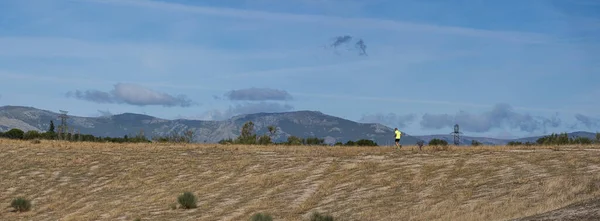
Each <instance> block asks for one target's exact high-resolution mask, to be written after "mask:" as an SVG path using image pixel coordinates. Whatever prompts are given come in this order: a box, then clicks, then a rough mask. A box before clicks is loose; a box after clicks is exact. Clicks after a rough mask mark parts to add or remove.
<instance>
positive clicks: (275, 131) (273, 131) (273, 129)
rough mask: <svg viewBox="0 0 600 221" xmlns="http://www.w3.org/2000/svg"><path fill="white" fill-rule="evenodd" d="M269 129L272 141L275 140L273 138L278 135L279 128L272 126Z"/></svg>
mask: <svg viewBox="0 0 600 221" xmlns="http://www.w3.org/2000/svg"><path fill="white" fill-rule="evenodd" d="M267 129H268V130H269V134H271V139H273V136H274V135H275V133H277V127H275V126H273V125H271V126H269V127H267Z"/></svg>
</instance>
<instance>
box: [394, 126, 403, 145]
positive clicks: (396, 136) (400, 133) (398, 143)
mask: <svg viewBox="0 0 600 221" xmlns="http://www.w3.org/2000/svg"><path fill="white" fill-rule="evenodd" d="M394 133H395V134H396V135H395V138H396V148H401V147H402V145H400V137H402V132H400V131H399V130H398V128H394Z"/></svg>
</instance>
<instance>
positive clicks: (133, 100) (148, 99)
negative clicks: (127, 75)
mask: <svg viewBox="0 0 600 221" xmlns="http://www.w3.org/2000/svg"><path fill="white" fill-rule="evenodd" d="M66 96H67V97H73V98H76V99H80V100H86V101H91V102H95V103H111V104H129V105H135V106H148V105H160V106H164V107H175V106H179V107H190V106H191V105H192V103H193V102H192V101H191V100H190V99H188V98H187V97H186V96H185V95H176V96H174V95H170V94H167V93H163V92H158V91H154V90H151V89H148V88H145V87H142V86H139V85H135V84H124V83H119V84H115V85H114V89H113V90H111V91H109V92H104V91H98V90H86V91H79V90H75V91H69V92H67V94H66Z"/></svg>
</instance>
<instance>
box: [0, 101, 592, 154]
mask: <svg viewBox="0 0 600 221" xmlns="http://www.w3.org/2000/svg"><path fill="white" fill-rule="evenodd" d="M51 120H52V121H54V125H55V127H56V130H58V126H59V125H60V119H59V113H56V112H52V111H48V110H41V109H37V108H33V107H22V106H2V107H0V131H7V130H9V129H11V128H19V129H21V130H24V131H27V130H39V131H46V130H47V129H48V127H49V126H50V121H51ZM247 121H252V122H254V125H255V131H256V133H257V134H267V133H268V130H267V127H268V126H269V125H275V126H276V127H277V129H278V132H277V133H276V134H275V135H274V136H273V138H274V139H275V140H276V141H284V140H286V139H287V137H288V136H291V135H294V136H298V137H319V138H324V139H325V141H326V143H330V144H332V143H335V142H338V141H339V142H346V141H348V140H358V139H372V140H374V141H375V142H377V143H378V144H379V145H393V137H392V136H393V129H392V128H390V127H387V126H384V125H382V124H378V123H358V122H355V121H350V120H347V119H343V118H340V117H335V116H330V115H326V114H323V113H321V112H319V111H307V110H303V111H292V112H282V113H257V114H246V115H238V116H234V117H232V118H230V119H228V120H221V121H205V120H187V119H176V120H167V119H161V118H156V117H153V116H148V115H143V114H135V113H123V114H116V115H112V116H102V117H79V116H72V115H69V119H68V120H67V124H68V125H69V127H70V128H75V129H76V130H79V131H80V132H81V133H84V134H93V135H95V136H110V137H123V136H124V135H128V136H135V135H137V134H139V133H140V132H141V131H143V133H144V135H146V137H148V138H151V137H152V136H154V135H158V136H165V135H169V134H171V133H181V132H183V131H185V130H188V129H189V130H193V131H194V141H196V142H207V143H216V142H218V141H219V140H221V139H227V138H235V137H237V136H238V135H239V133H240V130H241V127H242V125H243V124H244V123H245V122H247ZM569 136H571V137H577V136H580V137H588V138H590V139H595V133H591V132H585V131H577V132H572V133H569ZM540 137H541V136H536V137H525V138H517V139H496V138H487V137H471V136H461V137H460V144H461V145H470V144H471V141H472V140H477V141H479V142H481V143H483V144H486V145H505V144H507V143H508V142H510V141H520V142H535V141H536V140H537V139H538V138H540ZM434 138H437V139H442V140H446V141H448V143H453V142H454V137H453V136H452V135H450V134H447V135H444V134H438V135H423V136H411V135H410V134H409V133H406V132H404V131H403V136H402V140H401V143H402V144H404V145H411V144H416V142H417V141H418V140H423V141H425V142H429V141H430V140H431V139H434Z"/></svg>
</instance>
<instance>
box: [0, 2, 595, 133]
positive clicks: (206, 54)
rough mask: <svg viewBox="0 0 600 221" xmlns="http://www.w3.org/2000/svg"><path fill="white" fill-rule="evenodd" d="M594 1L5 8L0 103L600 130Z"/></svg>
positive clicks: (415, 127)
mask: <svg viewBox="0 0 600 221" xmlns="http://www.w3.org/2000/svg"><path fill="white" fill-rule="evenodd" d="M599 11H600V2H598V1H594V0H562V1H555V0H529V1H516V0H506V1H476V0H458V1H443V0H429V1H422V0H286V1H280V0H229V1H221V0H205V1H192V0H172V1H167V0H160V1H159V0H54V1H45V0H28V1H22V0H3V1H0V79H1V81H0V88H1V89H0V105H2V106H3V105H19V106H30V107H36V108H40V109H45V110H50V111H54V112H58V111H59V110H68V111H69V114H71V115H76V116H89V117H96V116H102V115H110V114H120V113H140V114H147V115H151V116H155V117H160V118H164V119H181V118H183V119H199V120H223V119H228V118H230V117H232V116H235V115H240V114H249V113H258V112H286V111H299V110H311V111H320V112H322V113H324V114H328V115H332V116H336V117H342V118H345V119H349V120H353V121H356V122H365V123H381V124H384V125H386V126H389V127H392V128H394V127H397V128H399V129H400V130H401V131H404V132H405V133H407V134H411V135H426V134H448V133H450V132H452V127H453V125H454V124H459V125H460V127H461V130H462V132H463V133H464V134H465V135H469V136H487V137H496V138H515V137H525V136H537V135H542V134H548V133H553V132H556V133H560V132H572V131H590V132H596V131H600V101H599V100H598V97H600V83H599V82H600V81H599V80H600V56H599V55H600V53H599V52H600V39H599V36H600V13H598V12H599Z"/></svg>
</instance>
